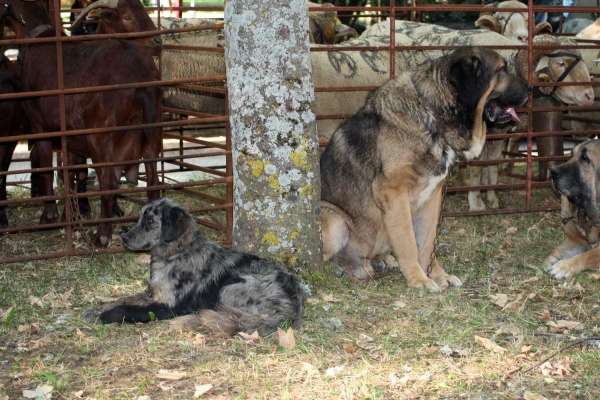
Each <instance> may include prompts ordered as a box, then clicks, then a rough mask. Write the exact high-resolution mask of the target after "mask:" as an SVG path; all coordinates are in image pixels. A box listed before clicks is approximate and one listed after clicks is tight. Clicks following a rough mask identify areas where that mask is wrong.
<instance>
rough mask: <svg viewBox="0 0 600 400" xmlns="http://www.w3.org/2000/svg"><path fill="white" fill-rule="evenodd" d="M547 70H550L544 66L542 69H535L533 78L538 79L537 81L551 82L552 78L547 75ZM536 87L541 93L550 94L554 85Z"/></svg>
mask: <svg viewBox="0 0 600 400" xmlns="http://www.w3.org/2000/svg"><path fill="white" fill-rule="evenodd" d="M549 72H550V71H549V70H548V68H544V69H541V70H539V71H536V72H535V73H534V74H533V79H534V80H536V81H538V82H544V83H545V82H552V79H551V78H550V75H548V74H549ZM538 89H539V90H540V92H542V93H543V94H545V95H550V94H552V91H553V90H554V87H553V86H540V87H539V88H538Z"/></svg>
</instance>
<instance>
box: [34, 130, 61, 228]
mask: <svg viewBox="0 0 600 400" xmlns="http://www.w3.org/2000/svg"><path fill="white" fill-rule="evenodd" d="M35 148H36V149H37V156H38V160H39V166H40V167H41V168H47V167H52V142H51V141H49V140H44V141H39V142H36V143H35ZM39 182H40V189H41V194H42V196H54V171H50V172H41V173H40V174H39ZM58 217H59V215H58V207H57V206H56V201H54V200H51V201H46V203H45V205H44V211H42V216H41V217H40V224H53V223H55V222H56V221H58Z"/></svg>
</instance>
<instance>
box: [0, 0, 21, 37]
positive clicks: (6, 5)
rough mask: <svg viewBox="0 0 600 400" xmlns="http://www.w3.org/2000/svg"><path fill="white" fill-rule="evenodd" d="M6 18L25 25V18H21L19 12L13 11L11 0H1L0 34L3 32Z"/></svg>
mask: <svg viewBox="0 0 600 400" xmlns="http://www.w3.org/2000/svg"><path fill="white" fill-rule="evenodd" d="M7 18H12V19H13V20H15V21H17V22H18V23H20V24H21V25H23V26H25V20H24V19H23V16H22V15H21V13H19V12H16V11H15V9H14V7H13V5H12V3H11V1H9V0H3V1H2V3H1V6H0V25H1V26H2V32H0V35H2V34H3V33H4V23H5V22H6V19H7Z"/></svg>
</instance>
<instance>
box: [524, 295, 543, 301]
mask: <svg viewBox="0 0 600 400" xmlns="http://www.w3.org/2000/svg"><path fill="white" fill-rule="evenodd" d="M527 300H531V301H535V302H539V301H544V298H543V297H542V296H541V295H539V294H538V293H529V294H528V295H527Z"/></svg>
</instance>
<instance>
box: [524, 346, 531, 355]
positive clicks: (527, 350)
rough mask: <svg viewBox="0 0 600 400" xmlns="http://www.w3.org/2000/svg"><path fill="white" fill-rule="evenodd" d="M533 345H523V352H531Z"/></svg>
mask: <svg viewBox="0 0 600 400" xmlns="http://www.w3.org/2000/svg"><path fill="white" fill-rule="evenodd" d="M532 347H533V346H521V353H523V354H526V353H529V352H530V351H531V348H532Z"/></svg>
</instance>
